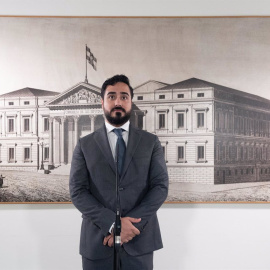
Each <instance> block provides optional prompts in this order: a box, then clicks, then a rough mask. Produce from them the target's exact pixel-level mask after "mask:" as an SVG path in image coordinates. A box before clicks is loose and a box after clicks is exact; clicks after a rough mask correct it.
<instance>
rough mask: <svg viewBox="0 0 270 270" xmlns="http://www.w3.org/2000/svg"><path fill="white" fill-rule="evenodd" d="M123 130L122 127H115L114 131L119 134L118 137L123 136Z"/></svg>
mask: <svg viewBox="0 0 270 270" xmlns="http://www.w3.org/2000/svg"><path fill="white" fill-rule="evenodd" d="M123 131H124V129H122V128H115V129H113V132H114V133H115V134H116V135H117V137H118V138H122V133H123Z"/></svg>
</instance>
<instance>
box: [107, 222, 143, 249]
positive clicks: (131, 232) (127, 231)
mask: <svg viewBox="0 0 270 270" xmlns="http://www.w3.org/2000/svg"><path fill="white" fill-rule="evenodd" d="M140 221H141V219H140V218H132V217H123V218H121V245H122V244H123V243H127V242H129V241H130V240H132V239H133V238H134V237H135V236H136V235H139V234H140V231H139V230H138V229H137V228H136V227H135V226H134V225H133V224H132V223H139V222H140ZM113 244H114V243H113V231H112V233H111V234H109V235H107V236H106V237H104V240H103V245H104V246H106V245H108V246H109V247H112V246H113Z"/></svg>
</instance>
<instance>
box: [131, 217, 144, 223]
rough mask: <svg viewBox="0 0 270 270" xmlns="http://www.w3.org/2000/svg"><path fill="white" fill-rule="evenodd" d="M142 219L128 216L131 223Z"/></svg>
mask: <svg viewBox="0 0 270 270" xmlns="http://www.w3.org/2000/svg"><path fill="white" fill-rule="evenodd" d="M141 220H142V219H141V218H132V217H131V218H129V221H131V222H132V223H138V222H140V221H141Z"/></svg>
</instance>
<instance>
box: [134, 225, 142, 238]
mask: <svg viewBox="0 0 270 270" xmlns="http://www.w3.org/2000/svg"><path fill="white" fill-rule="evenodd" d="M132 233H133V234H134V236H136V235H139V234H140V233H141V232H140V231H139V230H138V229H137V228H136V227H135V226H134V228H133V230H132Z"/></svg>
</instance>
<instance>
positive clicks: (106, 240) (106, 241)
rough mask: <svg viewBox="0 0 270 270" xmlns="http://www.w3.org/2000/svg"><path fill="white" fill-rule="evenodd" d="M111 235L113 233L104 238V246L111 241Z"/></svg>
mask: <svg viewBox="0 0 270 270" xmlns="http://www.w3.org/2000/svg"><path fill="white" fill-rule="evenodd" d="M111 237H112V236H111V235H108V236H106V237H105V238H104V240H103V245H104V246H106V245H107V243H108V241H109V239H110V238H111Z"/></svg>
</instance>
